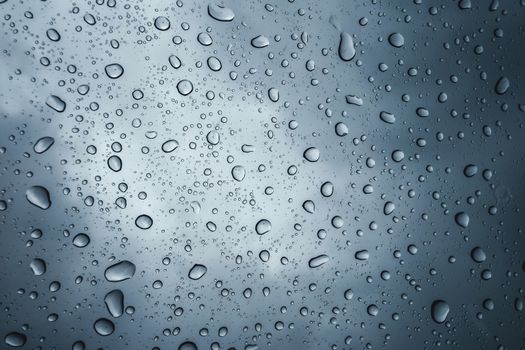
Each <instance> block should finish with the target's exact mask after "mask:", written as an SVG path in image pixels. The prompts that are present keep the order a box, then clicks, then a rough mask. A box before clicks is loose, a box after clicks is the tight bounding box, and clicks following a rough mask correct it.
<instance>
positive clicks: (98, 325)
mask: <svg viewBox="0 0 525 350" xmlns="http://www.w3.org/2000/svg"><path fill="white" fill-rule="evenodd" d="M93 328H94V329H95V332H97V334H98V335H101V336H104V337H105V336H108V335H111V334H113V332H114V331H115V325H114V324H113V322H111V321H110V320H108V319H107V318H99V319H98V320H96V321H95V323H94V324H93Z"/></svg>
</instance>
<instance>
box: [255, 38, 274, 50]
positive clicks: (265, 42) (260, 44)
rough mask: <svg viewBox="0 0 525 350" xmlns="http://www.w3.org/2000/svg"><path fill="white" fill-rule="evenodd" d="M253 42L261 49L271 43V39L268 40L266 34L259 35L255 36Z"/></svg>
mask: <svg viewBox="0 0 525 350" xmlns="http://www.w3.org/2000/svg"><path fill="white" fill-rule="evenodd" d="M251 43H252V46H253V47H255V48H258V49H261V48H263V47H266V46H268V45H270V40H268V38H267V37H265V36H264V35H259V36H256V37H255V38H253V39H252V41H251Z"/></svg>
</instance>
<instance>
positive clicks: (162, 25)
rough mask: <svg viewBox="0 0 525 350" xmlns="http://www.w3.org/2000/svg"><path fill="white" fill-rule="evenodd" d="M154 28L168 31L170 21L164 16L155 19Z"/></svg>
mask: <svg viewBox="0 0 525 350" xmlns="http://www.w3.org/2000/svg"><path fill="white" fill-rule="evenodd" d="M155 28H157V29H158V30H160V31H165V30H168V29H170V20H169V19H167V18H166V17H164V16H159V17H157V18H155Z"/></svg>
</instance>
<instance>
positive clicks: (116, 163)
mask: <svg viewBox="0 0 525 350" xmlns="http://www.w3.org/2000/svg"><path fill="white" fill-rule="evenodd" d="M108 167H109V168H110V169H111V170H113V171H114V172H119V171H120V170H122V159H120V157H119V156H111V157H109V158H108Z"/></svg>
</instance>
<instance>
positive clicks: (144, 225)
mask: <svg viewBox="0 0 525 350" xmlns="http://www.w3.org/2000/svg"><path fill="white" fill-rule="evenodd" d="M135 225H136V226H137V227H138V228H140V229H143V230H147V229H149V228H150V227H151V225H153V219H152V218H151V217H150V216H149V215H146V214H142V215H139V216H137V218H136V219H135Z"/></svg>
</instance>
